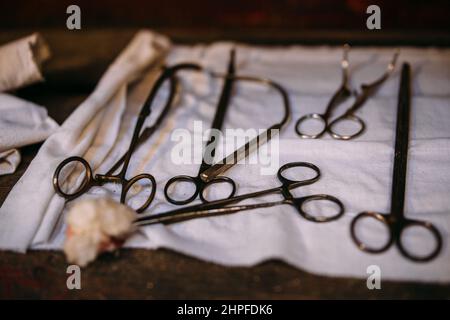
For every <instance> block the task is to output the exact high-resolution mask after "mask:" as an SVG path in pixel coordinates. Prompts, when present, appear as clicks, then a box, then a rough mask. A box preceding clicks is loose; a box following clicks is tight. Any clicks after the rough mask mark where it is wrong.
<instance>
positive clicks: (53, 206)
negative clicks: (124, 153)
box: [0, 32, 170, 252]
mask: <svg viewBox="0 0 450 320" xmlns="http://www.w3.org/2000/svg"><path fill="white" fill-rule="evenodd" d="M169 46H170V42H169V40H168V39H167V38H165V37H163V36H161V35H158V34H155V33H152V32H140V33H138V34H137V35H136V36H135V37H134V38H133V40H132V41H131V43H130V44H129V45H128V46H127V48H125V50H124V51H123V52H122V53H121V54H120V56H119V57H118V58H117V59H116V60H115V61H114V62H113V64H112V65H111V66H110V67H109V68H108V70H107V71H106V72H105V74H104V75H103V76H102V78H101V79H100V81H99V83H98V85H97V86H96V88H95V90H94V92H93V93H92V94H91V95H90V96H89V97H88V98H87V99H86V100H85V101H84V102H83V103H82V104H81V105H80V106H79V107H78V108H77V109H76V110H75V111H74V112H73V113H72V114H71V115H70V116H69V118H68V119H67V120H66V121H65V122H64V123H63V125H62V126H61V127H60V128H59V129H58V130H57V131H56V132H55V133H54V134H52V135H51V136H50V137H49V138H48V139H47V140H46V141H45V143H44V144H43V145H42V147H41V149H40V150H39V152H38V154H37V155H36V157H35V158H34V159H33V161H32V162H31V163H30V166H29V167H28V170H27V171H26V173H25V174H24V175H23V176H22V177H21V179H20V180H19V181H18V183H17V184H16V186H15V187H14V188H13V190H12V191H11V193H10V194H9V196H8V198H7V199H6V200H5V202H4V204H3V206H2V207H1V208H0V248H4V249H11V250H16V251H21V252H25V251H26V249H27V248H28V247H29V246H30V244H31V242H32V239H33V238H34V237H35V235H36V233H37V231H38V229H39V226H40V224H41V222H42V220H43V219H44V216H45V218H46V219H50V220H51V222H52V224H54V223H56V221H57V220H58V216H59V214H60V213H61V210H62V208H63V206H64V200H63V199H62V198H61V197H59V196H58V195H55V192H54V190H53V186H52V181H51V177H52V175H53V172H54V170H55V168H56V166H57V165H58V164H59V163H60V162H61V161H62V160H64V159H65V158H66V157H68V156H74V155H79V156H82V155H85V153H86V152H87V153H88V155H89V154H90V155H92V156H89V157H87V160H88V161H89V162H90V164H91V166H92V168H93V169H94V170H95V169H96V167H97V166H98V165H99V163H101V161H102V160H103V159H104V157H105V156H106V155H107V152H106V153H105V151H108V150H106V149H105V148H102V145H101V144H100V143H95V144H94V147H97V146H98V147H99V151H100V153H101V154H98V153H96V152H93V151H90V150H89V147H90V145H91V144H92V143H93V142H96V141H98V140H97V139H99V138H97V139H96V137H103V138H105V137H106V138H107V139H109V140H110V141H111V143H113V141H114V140H115V138H114V135H110V134H109V133H111V132H110V131H108V130H106V129H105V130H103V129H102V127H104V128H107V127H108V126H110V125H111V124H116V125H117V123H119V122H120V121H111V122H110V121H109V120H110V119H109V117H110V116H108V114H110V115H111V117H112V118H114V117H116V118H117V119H120V117H121V114H120V112H117V111H118V109H116V106H118V108H120V105H122V107H121V108H122V109H123V108H124V107H125V106H124V104H123V102H121V97H122V95H121V93H124V92H126V90H125V88H126V86H127V85H129V84H130V83H132V82H133V81H134V80H136V79H137V78H138V77H139V75H140V74H142V72H143V71H144V70H145V69H147V68H150V67H152V66H153V67H154V70H156V71H158V68H156V66H157V63H158V62H160V61H161V59H162V58H163V57H164V55H165V54H166V53H167V51H168V49H169ZM105 120H107V121H105ZM112 130H113V131H114V132H116V134H117V129H115V128H114V127H113V128H112ZM99 134H100V135H99ZM36 190H39V192H36ZM18 204H20V210H18V208H17V205H18ZM47 210H49V211H50V214H48V215H46V212H47ZM51 212H53V215H52V214H51ZM45 221H47V220H45ZM51 228H52V226H50V229H49V232H50V230H51ZM46 236H47V237H48V236H49V234H47V235H46Z"/></svg>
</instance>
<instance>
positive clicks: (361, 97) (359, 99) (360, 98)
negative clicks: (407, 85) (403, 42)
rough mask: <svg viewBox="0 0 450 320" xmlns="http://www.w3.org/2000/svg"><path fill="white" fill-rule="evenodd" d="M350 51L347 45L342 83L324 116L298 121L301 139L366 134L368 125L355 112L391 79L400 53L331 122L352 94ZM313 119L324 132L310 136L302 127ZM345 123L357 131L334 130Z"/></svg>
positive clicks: (304, 118) (339, 137) (342, 67)
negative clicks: (338, 109) (343, 131)
mask: <svg viewBox="0 0 450 320" xmlns="http://www.w3.org/2000/svg"><path fill="white" fill-rule="evenodd" d="M349 49H350V46H349V45H347V44H346V45H344V53H343V57H342V61H341V69H342V83H341V86H340V87H339V89H338V90H337V91H336V93H335V94H334V95H333V96H332V98H331V100H330V101H329V102H328V105H327V108H326V110H325V113H323V114H321V113H310V114H307V115H304V116H303V117H301V118H300V119H298V120H297V123H296V124H295V131H296V132H297V134H298V135H299V136H300V137H301V138H309V139H317V138H320V137H322V136H323V134H324V133H325V132H328V133H329V134H330V135H331V136H332V137H333V138H334V139H338V140H350V139H353V138H356V137H357V136H359V135H360V134H362V133H363V132H364V130H365V128H366V125H365V123H364V121H363V120H362V119H361V118H359V117H358V116H356V115H355V112H356V111H358V110H359V109H360V108H361V107H362V106H363V105H364V103H365V102H366V101H367V99H369V98H370V96H372V95H373V94H375V92H376V91H377V90H378V88H379V87H380V86H381V85H382V84H383V82H384V81H385V80H386V79H387V78H389V76H390V75H391V73H392V72H393V71H394V69H395V64H396V62H397V57H398V54H399V51H398V50H397V51H396V52H395V53H394V56H393V58H392V60H391V61H390V62H389V64H388V66H387V68H386V71H385V73H384V74H383V75H382V76H381V77H380V78H379V79H377V80H375V81H374V82H372V83H368V84H363V85H361V92H360V93H359V94H358V95H357V96H356V98H355V101H354V102H353V104H352V105H351V107H349V108H348V109H347V111H345V112H344V113H343V114H342V115H341V116H339V117H338V118H336V119H334V120H333V121H331V122H330V118H331V117H332V114H333V111H334V110H335V109H336V107H337V106H338V105H339V104H341V103H342V102H344V101H345V100H346V99H347V98H348V97H350V96H351V94H352V93H351V90H350V88H349V85H348V79H349V75H348V67H349V62H348V51H349ZM311 119H313V120H316V121H317V120H318V121H320V122H322V130H321V131H320V132H318V133H315V134H308V133H305V132H302V131H301V129H300V127H301V125H302V124H303V125H304V124H305V123H306V122H307V121H310V120H311ZM345 121H352V122H354V123H356V126H357V130H355V131H354V132H353V133H351V134H340V133H338V132H337V131H336V129H333V128H336V126H337V125H339V124H342V123H343V122H345Z"/></svg>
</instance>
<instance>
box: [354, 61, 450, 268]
mask: <svg viewBox="0 0 450 320" xmlns="http://www.w3.org/2000/svg"><path fill="white" fill-rule="evenodd" d="M409 118H410V66H409V64H404V65H403V67H402V73H401V82H400V90H399V97H398V107H397V129H396V140H395V154H394V174H393V180H392V194H391V210H390V213H388V214H383V213H378V212H373V211H365V212H361V213H360V214H358V215H357V216H356V217H355V218H354V219H353V220H352V223H351V228H350V231H351V236H352V239H353V241H354V242H355V243H356V245H357V246H358V248H359V249H361V250H363V251H366V252H369V253H381V252H384V251H386V250H387V249H389V248H390V247H391V246H392V244H393V243H394V242H395V244H396V245H397V247H398V249H399V250H400V253H401V254H402V255H403V256H404V257H406V258H408V259H410V260H412V261H416V262H426V261H430V260H432V259H434V258H435V257H436V256H437V255H438V254H439V252H440V250H441V248H442V237H441V234H440V233H439V231H438V229H437V228H436V227H435V226H434V225H433V224H431V223H430V222H428V221H423V220H413V219H409V218H406V217H405V214H404V204H405V186H406V170H407V158H408V136H409ZM365 219H373V221H378V222H380V223H382V224H384V225H385V226H386V229H387V231H388V236H389V237H388V239H387V241H386V243H383V244H382V245H378V246H376V247H375V246H373V245H369V244H367V243H366V242H364V241H362V240H361V239H360V236H358V233H357V231H356V229H357V226H358V223H360V222H361V221H363V220H365ZM412 227H414V228H422V229H424V230H425V231H427V232H429V233H430V234H431V235H432V236H433V238H434V240H435V246H434V249H433V250H432V251H430V252H429V253H427V254H417V253H413V252H411V249H408V248H407V247H406V246H404V244H403V241H404V240H403V239H404V238H402V236H403V235H404V231H405V230H406V229H407V228H412Z"/></svg>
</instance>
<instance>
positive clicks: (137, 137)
mask: <svg viewBox="0 0 450 320" xmlns="http://www.w3.org/2000/svg"><path fill="white" fill-rule="evenodd" d="M183 69H190V70H202V68H201V67H200V66H199V65H196V64H190V63H184V64H177V65H174V66H172V67H167V68H165V69H164V70H163V72H162V73H161V75H160V76H159V77H158V79H157V80H156V82H155V84H154V85H153V87H152V89H151V91H150V93H149V95H148V97H147V99H146V101H145V103H144V105H143V107H142V109H141V111H140V113H139V115H138V119H137V122H136V125H135V127H134V131H133V136H132V139H131V142H130V146H129V148H128V151H127V152H126V153H125V154H124V155H123V156H122V157H121V158H120V159H119V160H118V161H117V163H116V164H114V165H113V166H112V168H111V169H110V170H108V172H107V173H105V174H96V175H93V173H92V168H91V167H90V165H89V163H88V162H87V161H86V160H85V159H84V158H82V157H78V156H73V157H69V158H67V159H65V160H64V161H62V162H61V163H60V164H59V165H58V167H57V168H56V170H55V173H54V175H53V187H54V189H55V191H56V193H58V194H59V195H60V196H62V197H64V198H65V199H66V200H67V201H71V200H74V199H76V198H78V197H79V196H81V195H82V194H84V193H85V192H87V191H88V190H89V189H90V188H91V187H93V186H102V185H104V184H105V183H118V184H121V185H122V191H121V195H120V202H121V203H124V202H125V199H126V195H127V193H128V191H129V190H130V188H131V187H132V186H133V185H134V184H135V183H137V182H139V181H144V180H148V181H149V182H150V188H151V191H150V194H149V195H148V197H147V200H146V201H145V202H144V204H143V205H142V206H140V207H139V208H138V209H136V212H137V213H141V212H143V211H144V210H145V209H146V208H147V207H148V206H149V205H150V203H151V202H152V200H153V198H154V196H155V192H156V181H155V178H154V177H153V176H152V175H150V174H146V173H144V174H139V175H137V176H135V177H133V178H131V179H129V180H128V179H127V178H126V173H127V169H128V165H129V162H130V159H131V155H132V154H133V151H134V150H135V149H136V148H137V146H138V145H139V144H141V143H142V142H144V141H145V140H146V139H147V138H148V137H149V136H151V135H152V134H153V132H155V130H156V129H157V128H158V126H159V125H160V124H161V122H162V120H163V118H164V117H165V116H166V115H167V113H168V111H169V108H170V106H171V104H172V102H173V98H174V96H175V92H176V90H175V89H176V82H175V80H174V76H175V74H176V72H177V71H179V70H183ZM167 79H170V93H169V97H168V100H167V103H166V104H165V106H164V108H163V111H162V112H161V114H160V116H159V117H158V118H157V120H156V121H155V124H154V125H152V126H151V127H148V128H146V129H144V130H143V131H142V133H141V130H142V127H143V125H144V122H145V119H146V118H147V117H148V116H149V115H150V112H151V107H152V104H153V101H154V100H155V97H156V95H157V93H158V91H159V89H160V87H161V86H162V85H163V84H164V82H165V81H166V80H167ZM71 163H72V164H73V163H79V164H81V165H82V166H83V168H84V173H85V175H84V178H83V181H82V183H81V185H80V186H79V187H78V188H77V189H76V190H75V191H74V192H73V193H66V192H64V191H63V190H62V188H61V186H62V184H61V181H60V173H61V170H62V169H63V168H65V167H66V166H68V165H69V164H71ZM121 165H122V169H121V170H120V171H119V173H117V174H114V172H115V171H116V170H117V169H118V168H119V167H120V166H121Z"/></svg>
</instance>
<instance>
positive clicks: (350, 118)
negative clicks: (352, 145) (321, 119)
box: [327, 115, 366, 140]
mask: <svg viewBox="0 0 450 320" xmlns="http://www.w3.org/2000/svg"><path fill="white" fill-rule="evenodd" d="M344 121H352V122H355V123H356V124H357V125H358V127H359V129H358V130H357V131H356V132H354V133H352V134H340V133H338V132H336V131H335V130H333V127H334V126H336V125H337V124H338V123H340V122H344ZM365 129H366V125H365V123H364V121H363V120H362V119H361V118H359V117H357V116H355V115H347V116H342V117H339V118H337V119H335V120H333V121H332V122H331V123H330V124H329V125H328V127H327V130H328V132H329V133H330V135H331V136H332V137H333V138H334V139H337V140H351V139H354V138H356V137H358V136H359V135H361V134H362V133H363V132H364V130H365Z"/></svg>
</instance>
